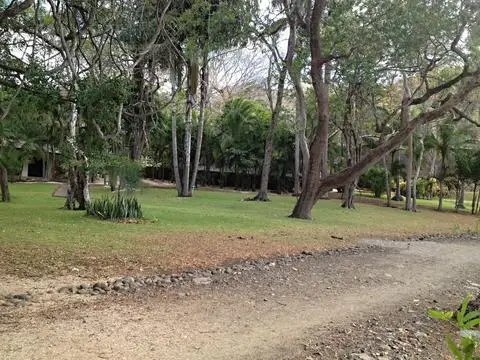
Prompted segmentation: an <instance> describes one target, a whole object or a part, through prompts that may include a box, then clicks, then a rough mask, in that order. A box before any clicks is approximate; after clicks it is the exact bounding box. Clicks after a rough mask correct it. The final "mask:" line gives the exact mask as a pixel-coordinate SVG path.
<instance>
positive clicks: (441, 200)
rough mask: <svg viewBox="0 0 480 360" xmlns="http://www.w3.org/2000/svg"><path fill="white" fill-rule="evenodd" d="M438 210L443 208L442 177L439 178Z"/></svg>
mask: <svg viewBox="0 0 480 360" xmlns="http://www.w3.org/2000/svg"><path fill="white" fill-rule="evenodd" d="M437 210H438V211H442V210H443V179H440V195H439V196H438V207H437Z"/></svg>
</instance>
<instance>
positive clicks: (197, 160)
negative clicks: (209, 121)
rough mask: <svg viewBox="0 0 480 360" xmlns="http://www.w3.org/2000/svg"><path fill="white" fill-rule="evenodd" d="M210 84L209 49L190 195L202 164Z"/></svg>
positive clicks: (206, 54)
mask: <svg viewBox="0 0 480 360" xmlns="http://www.w3.org/2000/svg"><path fill="white" fill-rule="evenodd" d="M208 85H209V71H208V51H207V50H204V53H203V63H202V70H201V76H200V109H199V111H200V114H199V116H198V131H197V147H196V149H195V159H194V162H193V171H192V181H191V183H190V196H192V193H193V189H194V187H195V186H196V182H197V173H198V166H199V164H200V155H201V151H202V141H203V126H204V123H205V108H206V107H207V102H208Z"/></svg>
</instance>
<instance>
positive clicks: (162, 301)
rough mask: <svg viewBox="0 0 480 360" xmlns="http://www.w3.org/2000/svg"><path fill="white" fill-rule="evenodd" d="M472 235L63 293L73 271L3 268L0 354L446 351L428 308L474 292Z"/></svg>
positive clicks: (476, 251)
mask: <svg viewBox="0 0 480 360" xmlns="http://www.w3.org/2000/svg"><path fill="white" fill-rule="evenodd" d="M479 257H480V238H478V237H475V236H467V237H465V238H464V239H458V238H457V239H455V240H449V239H433V240H431V239H429V240H428V241H412V242H406V241H403V242H401V241H386V240H368V241H366V240H365V241H362V245H361V246H360V247H359V248H356V249H350V250H342V251H335V252H326V253H319V254H313V255H312V256H306V257H303V258H300V259H294V260H292V261H291V262H286V263H276V262H275V260H272V261H271V262H270V263H268V265H267V267H266V269H263V270H262V271H236V272H232V273H230V274H226V273H225V274H217V275H212V277H211V280H212V282H211V283H210V284H208V285H195V284H194V283H193V282H188V283H185V284H183V285H181V286H174V287H171V288H168V289H158V288H153V287H151V288H143V289H141V290H139V291H138V292H136V293H134V294H127V295H125V294H110V295H105V296H90V295H88V296H87V295H67V294H59V293H57V292H56V291H55V289H57V288H58V287H59V286H61V285H64V284H65V283H72V282H76V283H81V281H82V279H78V278H74V277H71V278H51V279H36V280H33V279H32V280H26V279H21V280H19V279H16V278H14V277H3V278H2V277H0V295H2V294H7V293H12V292H20V291H22V292H25V291H30V292H31V294H32V300H31V301H30V302H29V304H28V306H0V358H1V359H38V360H42V359H165V360H169V359H212V360H213V359H252V360H253V359H295V360H313V359H315V360H316V359H354V360H355V359H357V360H358V359H360V360H370V359H381V360H389V359H390V360H394V359H403V360H406V359H446V358H447V357H446V356H447V352H446V349H445V347H444V345H443V339H444V337H445V335H446V333H447V332H449V331H452V330H453V329H452V328H450V327H449V326H448V324H440V323H438V322H437V321H435V320H431V319H429V318H428V317H427V316H426V311H427V309H429V308H432V307H439V308H443V307H452V306H453V307H455V306H456V305H457V304H458V303H459V302H461V300H462V298H463V297H464V296H465V295H466V294H467V293H469V292H470V293H473V294H474V295H478V293H479V292H480V285H479V283H480V261H479Z"/></svg>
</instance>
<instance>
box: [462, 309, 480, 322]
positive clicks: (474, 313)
mask: <svg viewBox="0 0 480 360" xmlns="http://www.w3.org/2000/svg"><path fill="white" fill-rule="evenodd" d="M478 317H480V310H475V311H470V312H469V313H468V314H467V315H465V317H464V318H463V322H467V321H470V320H472V319H475V318H478Z"/></svg>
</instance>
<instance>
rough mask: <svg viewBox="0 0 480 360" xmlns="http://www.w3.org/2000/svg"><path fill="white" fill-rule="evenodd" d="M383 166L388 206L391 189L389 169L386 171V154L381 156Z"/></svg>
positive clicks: (388, 204)
mask: <svg viewBox="0 0 480 360" xmlns="http://www.w3.org/2000/svg"><path fill="white" fill-rule="evenodd" d="M383 168H384V169H385V192H386V194H387V206H388V207H390V201H391V200H392V199H391V198H392V191H391V189H390V171H388V167H387V156H386V155H385V156H384V157H383Z"/></svg>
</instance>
